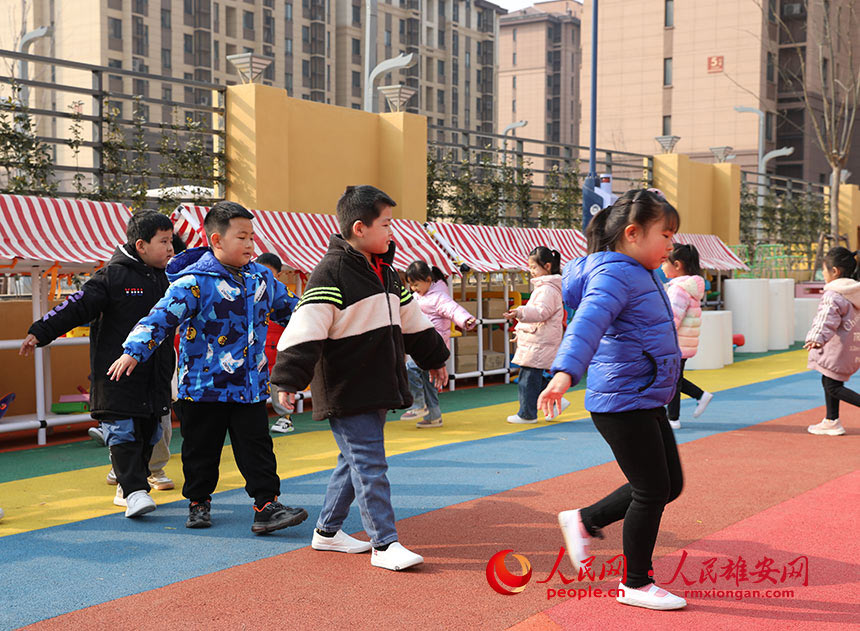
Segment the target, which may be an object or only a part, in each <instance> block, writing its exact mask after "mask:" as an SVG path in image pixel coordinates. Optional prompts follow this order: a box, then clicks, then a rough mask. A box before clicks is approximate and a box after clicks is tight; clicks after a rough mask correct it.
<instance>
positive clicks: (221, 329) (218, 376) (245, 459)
mask: <svg viewBox="0 0 860 631" xmlns="http://www.w3.org/2000/svg"><path fill="white" fill-rule="evenodd" d="M253 217H254V216H253V215H252V214H251V213H250V212H249V211H248V210H247V209H245V208H244V207H243V206H241V205H240V204H237V203H235V202H218V203H217V204H215V206H213V207H212V209H211V210H210V211H209V213H208V214H207V215H206V219H205V220H204V222H203V226H204V229H205V230H206V235H207V236H208V238H209V242H210V244H211V247H202V248H191V249H188V250H186V251H185V252H183V253H182V254H180V255H179V256H177V257H176V258H175V259H174V260H173V261H171V263H170V265H169V266H168V269H167V274H168V277H169V278H170V280H171V285H170V287H169V288H168V290H167V294H166V295H165V296H164V298H163V299H162V300H161V301H159V302H158V304H156V305H155V307H153V309H152V311H150V313H149V315H147V316H146V317H144V318H143V319H142V320H141V321H140V322H139V323H138V325H137V326H136V327H135V328H134V329H133V330H132V332H131V334H130V335H129V336H128V338H127V339H126V341H125V344H124V345H123V351H124V353H123V355H122V356H121V357H120V358H119V359H118V360H117V361H115V362H114V364H113V365H112V366H111V368H110V371H109V373H110V375H111V377H112V378H114V379H119V378H120V377H122V376H123V375H127V374H131V373H132V371H133V370H134V367H135V366H136V365H137V363H138V361H145V360H146V359H147V357H149V355H150V354H151V353H152V352H153V350H154V349H155V348H157V347H158V346H159V344H161V342H162V341H163V340H165V339H166V338H167V339H171V340H172V337H170V336H169V331H170V329H172V328H173V327H179V333H180V336H179V337H180V343H179V401H178V402H177V405H178V408H179V414H178V415H179V420H180V426H181V429H182V437H183V443H182V468H183V471H184V473H185V485H184V486H183V487H182V494H183V495H184V496H185V497H186V498H188V499H189V500H190V502H189V507H188V520H187V521H186V523H185V526H186V527H187V528H208V527H209V526H211V525H212V518H211V513H210V510H211V500H212V493H213V492H214V491H215V487H216V485H217V483H218V465H219V463H220V459H221V450H222V448H223V446H224V438H225V437H226V435H227V432H228V431H229V433H230V440H231V443H232V446H233V453H234V455H235V456H236V464H237V465H238V467H239V471H240V472H241V473H242V477H244V478H245V483H246V484H245V490H246V491H247V493H248V495H250V496H251V497H253V498H254V522H253V524H252V526H251V531H252V532H254V533H256V534H263V533H268V532H273V531H275V530H279V529H281V528H286V527H288V526H295V525H296V524H299V523H301V522H302V521H304V520H305V519H306V518H307V516H308V514H307V511H305V510H304V509H303V508H291V507H289V506H284V505H283V504H281V503H280V502H278V501H277V496H278V495H279V493H280V479H279V478H278V473H277V463H276V462H275V454H274V451H273V449H272V438H271V436H270V435H269V423H268V420H269V419H268V414H267V413H266V399H267V398H268V392H269V387H268V385H269V384H268V381H269V375H268V369H267V361H266V353H265V343H266V327H267V325H268V323H269V319H270V317H271V318H272V319H274V320H277V321H280V322H282V323H284V324H286V322H287V321H288V320H289V318H290V314H291V313H292V310H293V308H294V307H295V305H296V303H297V302H298V300H297V299H296V298H295V297H294V296H292V295H291V294H290V293H289V292H288V291H287V288H286V287H285V286H284V285H283V284H281V283H279V282H277V281H275V279H274V278H273V276H272V274H271V272H269V270H268V269H266V268H265V267H263V266H262V265H258V264H256V263H252V262H251V257H252V256H253V253H254V226H253V224H252V223H251V219H253Z"/></svg>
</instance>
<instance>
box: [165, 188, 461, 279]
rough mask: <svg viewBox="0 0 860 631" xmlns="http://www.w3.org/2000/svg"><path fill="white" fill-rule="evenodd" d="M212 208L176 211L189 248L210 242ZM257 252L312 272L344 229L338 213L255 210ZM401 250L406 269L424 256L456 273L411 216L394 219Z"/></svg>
mask: <svg viewBox="0 0 860 631" xmlns="http://www.w3.org/2000/svg"><path fill="white" fill-rule="evenodd" d="M207 212H209V208H207V207H205V206H191V205H183V206H180V207H179V208H177V209H176V210H175V211H174V213H173V219H174V222H175V225H176V231H177V233H178V234H179V236H181V237H182V238H183V239H184V240H185V242H186V243H187V244H188V246H189V247H196V246H200V245H206V235H205V233H204V232H203V219H204V217H205V216H206V213H207ZM252 212H253V213H254V233H255V235H254V241H255V248H254V249H255V254H256V255H257V256H259V255H260V254H262V253H263V252H272V253H274V254H277V255H278V257H279V258H280V259H281V260H282V261H283V263H284V265H286V266H288V267H290V268H292V269H294V270H298V271H300V272H304V273H310V272H311V271H312V270H313V269H314V267H316V265H317V264H318V263H319V262H320V260H321V259H322V257H323V255H324V254H325V253H326V250H328V242H329V237H330V236H331V235H333V234H336V233H338V232H340V228H339V227H338V225H337V218H336V217H335V216H334V215H323V214H309V213H292V212H275V211H268V210H254V211H252ZM392 230H393V232H394V242H395V244H396V245H397V250H396V252H395V256H394V267H395V269H398V270H406V268H407V267H408V266H409V264H410V263H411V262H412V261H414V260H416V259H421V260H423V261H426V262H427V263H428V264H429V265H435V266H436V267H438V268H439V269H441V270H442V271H443V272H444V273H445V274H451V273H455V272H456V268H455V267H454V266H453V264H452V263H451V261H450V259H449V258H448V257H447V256H445V254H444V253H443V252H441V251H440V250H439V248H438V246H437V245H436V244H435V243H434V242H433V240H432V239H431V238H430V237H429V236H428V235H427V233H426V232H424V230H423V229H422V227H421V224H420V223H418V222H417V221H413V220H411V219H395V220H394V221H393V222H392Z"/></svg>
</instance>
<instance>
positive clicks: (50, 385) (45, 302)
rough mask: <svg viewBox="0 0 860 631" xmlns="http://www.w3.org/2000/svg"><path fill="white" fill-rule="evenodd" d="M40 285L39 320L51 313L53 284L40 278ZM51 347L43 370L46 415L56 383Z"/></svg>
mask: <svg viewBox="0 0 860 631" xmlns="http://www.w3.org/2000/svg"><path fill="white" fill-rule="evenodd" d="M39 283H40V284H41V287H40V295H41V301H40V302H41V305H40V309H41V311H40V313H39V318H41V317H42V315H44V314H46V313H48V311H49V304H50V303H49V300H50V298H51V297H50V295H49V294H50V287H51V283H50V281H49V280H48V278H47V277H45V278H40V280H39ZM52 354H53V353H52V352H51V346H50V345H48V346H46V347H45V354H44V356H43V360H44V361H43V364H42V365H43V370H44V371H45V413H46V415H47V413H48V411H49V410H50V406H51V402H52V401H53V400H54V382H53V379H52V377H51V355H52Z"/></svg>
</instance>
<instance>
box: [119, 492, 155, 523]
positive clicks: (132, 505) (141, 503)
mask: <svg viewBox="0 0 860 631" xmlns="http://www.w3.org/2000/svg"><path fill="white" fill-rule="evenodd" d="M125 503H126V506H127V508H126V509H125V516H126V517H139V516H141V515H146V514H147V513H151V512H152V511H154V510H155V501H154V500H153V499H152V498H151V497H149V493H147V492H146V491H135V492H134V493H132V494H130V495H129V496H128V497H127V498H125Z"/></svg>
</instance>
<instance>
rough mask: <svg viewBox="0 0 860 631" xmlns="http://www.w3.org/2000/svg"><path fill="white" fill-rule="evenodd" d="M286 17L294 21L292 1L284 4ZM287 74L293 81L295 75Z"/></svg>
mask: <svg viewBox="0 0 860 631" xmlns="http://www.w3.org/2000/svg"><path fill="white" fill-rule="evenodd" d="M284 19H285V20H288V21H290V22H292V21H293V5H292V4H290V3H287V4H286V5H285V6H284ZM287 76H288V77H289V78H290V81H292V79H293V75H291V74H288V75H287Z"/></svg>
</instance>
